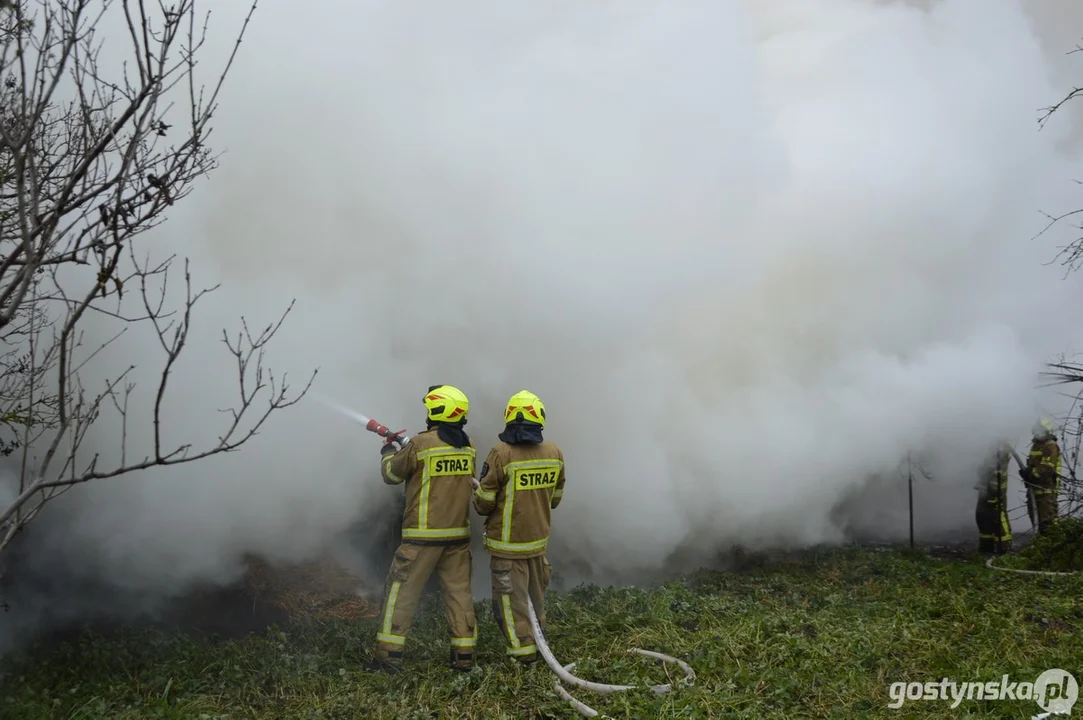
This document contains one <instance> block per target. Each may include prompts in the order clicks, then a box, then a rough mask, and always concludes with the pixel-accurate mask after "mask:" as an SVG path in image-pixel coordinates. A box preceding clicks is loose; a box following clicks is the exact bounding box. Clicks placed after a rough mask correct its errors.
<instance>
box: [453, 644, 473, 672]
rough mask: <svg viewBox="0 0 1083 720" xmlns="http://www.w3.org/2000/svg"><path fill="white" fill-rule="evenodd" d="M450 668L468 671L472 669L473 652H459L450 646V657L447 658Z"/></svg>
mask: <svg viewBox="0 0 1083 720" xmlns="http://www.w3.org/2000/svg"><path fill="white" fill-rule="evenodd" d="M449 662H450V664H451V669H452V670H456V671H458V672H470V671H471V670H473V669H474V653H473V652H461V651H457V650H456V649H455V648H451V657H450V660H449Z"/></svg>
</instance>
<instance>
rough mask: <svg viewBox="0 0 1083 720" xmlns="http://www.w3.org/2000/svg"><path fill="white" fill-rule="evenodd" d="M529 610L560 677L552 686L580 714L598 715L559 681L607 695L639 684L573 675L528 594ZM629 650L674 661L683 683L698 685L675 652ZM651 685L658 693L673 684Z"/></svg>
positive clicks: (544, 652) (543, 649)
mask: <svg viewBox="0 0 1083 720" xmlns="http://www.w3.org/2000/svg"><path fill="white" fill-rule="evenodd" d="M527 609H528V610H529V611H530V627H531V629H533V631H534V641H535V642H536V643H537V645H538V650H539V651H540V652H541V655H542V657H543V658H544V659H545V663H546V664H547V665H548V666H549V667H550V668H551V669H552V671H553V672H554V673H556V676H557V678H559V679H558V680H557V681H556V682H555V683H554V684H553V689H554V690H556V692H557V694H558V695H560V697H562V698H563V699H564V700H567V701H568V703H569V704H570V705H571V706H572V707H573V708H575V710H576V711H577V712H578V713H579V714H580V715H582V716H583V717H598V711H597V710H595V709H594V708H592V707H590V706H589V705H586V704H585V703H583V702H580V701H579V700H576V699H575V697H573V696H572V694H571V693H569V692H568V691H567V690H566V689H564V687H563V686H562V685H561V684H560V683H561V681H564V682H566V683H568V684H569V685H574V686H575V687H579V688H583V689H584V690H590V691H592V692H597V693H605V694H608V693H615V692H621V691H623V690H635V689H636V687H637V686H636V685H611V684H609V683H596V682H591V681H590V680H584V679H582V678H578V677H576V676H575V675H572V673H571V670H572V668H574V667H575V663H570V664H568V665H561V664H560V663H559V662H557V659H556V657H554V656H553V651H552V650H550V648H549V643H548V642H546V640H545V634H544V633H543V632H542V629H541V624H540V623H539V622H538V615H537V613H536V612H535V610H534V602H533V601H532V600H531V599H530V598H529V597H528V598H527ZM629 652H633V653H636V654H637V655H642V656H644V657H649V658H654V659H655V660H661V661H662V662H663V663H673V664H675V665H677V666H678V667H679V668H680V669H681V670H682V671H684V681H683V684H684V685H685V686H691V685H694V684H695V681H696V672H695V670H693V669H692V666H691V665H689V664H688V663H686V662H684V661H683V660H679V659H677V658H675V657H673V656H672V655H666V654H664V653H660V652H654V651H653V650H643V649H641V648H631V649H630V650H629ZM650 688H651V690H653V691H654V692H655V693H658V694H662V693H665V692H669V690H671V689H672V688H673V684H672V683H666V684H664V685H651V686H650Z"/></svg>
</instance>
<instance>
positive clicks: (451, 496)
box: [380, 429, 475, 544]
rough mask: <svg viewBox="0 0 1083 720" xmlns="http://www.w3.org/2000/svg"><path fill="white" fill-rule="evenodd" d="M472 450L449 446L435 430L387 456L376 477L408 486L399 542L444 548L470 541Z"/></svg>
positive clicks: (472, 474)
mask: <svg viewBox="0 0 1083 720" xmlns="http://www.w3.org/2000/svg"><path fill="white" fill-rule="evenodd" d="M474 462H475V450H474V448H473V446H472V444H471V445H470V446H467V447H462V448H457V447H454V446H452V445H448V444H447V443H445V442H444V441H443V440H441V439H440V436H439V435H438V434H437V432H436V430H435V429H432V430H426V431H424V432H420V433H418V434H417V435H415V436H413V437H412V438H410V442H408V443H406V447H404V448H402V449H401V450H399V451H398V452H396V453H388V454H387V455H385V456H384V457H383V460H382V461H381V463H380V474H381V475H382V476H383V479H384V482H385V483H387V484H389V485H400V484H403V483H405V484H406V507H405V509H404V510H403V513H402V539H403V540H410V541H414V542H423V543H439V544H446V543H449V542H463V541H466V540H469V539H470V497H471V493H472V489H473V478H474Z"/></svg>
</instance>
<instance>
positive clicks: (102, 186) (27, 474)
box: [0, 0, 315, 552]
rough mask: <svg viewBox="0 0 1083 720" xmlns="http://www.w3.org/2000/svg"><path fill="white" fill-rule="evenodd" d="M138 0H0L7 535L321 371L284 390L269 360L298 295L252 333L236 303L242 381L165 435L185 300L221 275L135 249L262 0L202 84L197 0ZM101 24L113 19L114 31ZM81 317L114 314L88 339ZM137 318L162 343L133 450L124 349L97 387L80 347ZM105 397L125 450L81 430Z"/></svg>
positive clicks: (179, 177)
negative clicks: (217, 407)
mask: <svg viewBox="0 0 1083 720" xmlns="http://www.w3.org/2000/svg"><path fill="white" fill-rule="evenodd" d="M147 5H148V4H145V3H144V0H120V2H116V1H115V0H106V1H105V2H103V1H102V0H21V1H20V2H16V3H13V2H11V1H10V0H0V248H2V251H0V454H3V455H8V456H11V455H13V454H14V453H18V455H16V456H15V458H17V459H18V460H19V473H18V475H19V477H18V488H17V493H16V496H15V498H14V500H13V501H12V502H10V504H8V505H7V506H6V507H5V506H4V505H3V504H0V552H2V551H3V550H4V549H6V548H7V547H8V545H9V544H10V543H11V541H12V538H13V537H15V535H16V533H17V532H18V531H19V530H20V529H21V528H23V527H25V526H26V525H27V523H29V522H30V521H31V520H32V519H33V518H35V517H36V516H37V515H38V514H39V513H40V512H41V510H42V508H43V507H45V505H46V503H48V502H49V501H50V500H51V499H53V498H55V497H57V496H58V495H59V494H61V493H63V492H64V491H65V490H67V489H69V488H71V487H72V486H74V485H78V484H80V483H85V482H87V481H90V480H95V479H100V478H108V477H115V476H119V475H123V474H125V473H130V472H133V471H138V470H143V469H147V468H151V467H155V466H165V465H174V464H178V463H185V462H192V461H194V460H199V459H201V458H206V457H208V456H210V455H214V454H217V453H224V452H229V451H233V450H235V449H237V448H238V447H240V446H241V445H242V444H243V443H245V442H246V441H247V440H249V439H250V438H252V437H253V436H254V435H255V434H256V433H257V432H258V430H259V428H260V427H261V426H262V425H263V424H264V422H265V421H266V420H267V418H268V417H269V416H270V415H271V413H273V412H274V411H276V410H279V409H283V408H286V407H289V406H291V405H293V404H294V403H296V402H297V401H298V400H300V398H301V397H303V396H304V395H305V393H307V391H308V389H309V387H310V386H311V384H312V381H313V379H314V378H315V372H313V375H312V377H310V378H309V380H308V382H307V384H305V385H304V386H303V387H302V388H301V389H300V392H296V393H293V394H291V392H290V387H289V383H288V382H287V380H286V376H285V375H283V376H282V377H281V378H276V377H275V375H274V374H273V373H272V372H271V371H270V370H269V369H268V368H267V367H265V366H264V351H265V348H266V347H267V345H268V343H269V342H270V340H271V338H272V337H273V336H274V335H275V333H276V332H277V331H278V329H279V328H280V327H281V324H282V322H283V321H284V320H285V318H286V316H287V315H288V314H289V312H290V309H291V308H292V307H293V303H292V302H291V303H290V305H289V307H288V308H287V309H286V310H285V312H284V313H283V314H282V315H281V316H280V317H279V318H278V320H277V322H274V323H271V324H270V325H268V326H267V327H266V328H264V329H262V330H259V331H258V332H253V331H250V330H249V327H248V323H247V322H245V321H244V320H243V318H242V321H241V324H242V328H241V330H240V331H239V332H236V333H233V334H228V333H226V331H223V338H222V339H223V342H224V343H225V345H226V347H227V348H228V351H229V353H230V354H231V356H232V358H233V362H234V365H235V369H236V372H237V380H238V393H239V398H238V400H237V404H236V405H235V406H234V407H233V408H231V409H230V410H228V411H224V412H226V413H227V422H226V423H225V427H224V428H223V430H222V432H221V434H220V435H219V437H218V440H217V442H214V443H211V444H209V446H207V447H204V448H202V449H195V448H193V447H192V446H191V444H182V445H180V446H176V447H167V446H165V445H164V444H163V442H162V425H163V422H164V412H163V398H164V394H165V391H166V388H167V385H168V383H169V379H170V376H171V372H172V370H173V368H174V366H175V364H176V362H177V359H178V357H179V356H180V354H181V352H182V351H183V349H184V347H185V345H186V342H187V340H188V336H189V330H190V328H191V326H192V318H193V309H194V308H195V306H196V304H197V303H198V301H199V300H200V299H201V298H202V297H204V296H205V295H206V293H208V292H211V291H213V290H214V289H215V288H210V289H204V290H195V289H193V286H192V278H191V275H190V272H189V267H188V261H187V260H185V263H184V272H183V281H182V282H183V285H181V286H180V287H181V288H183V298H181V299H179V300H171V299H170V291H172V288H170V285H169V283H168V281H169V280H170V278H172V277H174V273H173V272H172V271H173V270H174V268H173V260H174V258H173V257H172V256H170V257H168V258H166V259H164V260H159V261H152V260H151V259H150V256H149V254H145V253H137V248H138V249H139V250H142V248H143V247H144V246H145V245H146V242H145V241H144V240H143V238H142V237H141V236H142V235H143V233H145V232H147V231H148V230H151V229H153V228H155V227H157V226H158V225H159V224H160V223H162V222H163V221H164V220H165V219H166V217H167V213H168V211H169V209H170V208H171V207H172V206H173V205H174V204H176V203H178V202H179V201H180V200H181V199H183V198H184V197H185V196H186V195H187V194H188V193H189V192H190V191H191V189H192V187H193V184H194V183H195V181H196V180H197V179H199V178H201V177H203V176H204V175H206V174H207V173H209V172H211V171H212V170H213V169H214V168H215V167H216V166H217V157H216V156H215V155H213V154H212V152H211V150H210V149H209V148H208V147H207V145H206V142H207V138H208V136H209V135H210V121H211V118H212V116H213V115H214V112H215V109H216V107H217V102H218V96H219V93H220V91H221V89H222V86H223V81H224V80H225V77H226V74H227V73H228V72H229V69H230V67H231V66H232V64H233V61H234V58H235V57H236V54H237V51H238V49H239V46H240V43H241V39H242V38H243V36H244V32H245V30H246V29H247V27H248V24H249V22H250V20H251V18H252V14H253V13H254V12H255V9H256V4H255V3H253V4H252V6H251V7H250V9H249V11H248V14H247V16H246V17H245V20H244V24H243V26H242V28H241V30H240V32H239V34H238V35H237V37H236V42H235V45H234V47H233V50H232V53H231V54H230V56H229V59H228V61H227V62H226V63H225V65H224V67H223V68H222V70H221V72H220V74H219V75H218V76H217V82H216V84H215V85H214V86H213V89H212V90H211V91H210V93H209V95H208V94H206V93H205V91H204V88H203V87H202V86H200V85H199V84H198V83H197V81H196V72H195V71H196V57H197V54H198V53H199V51H200V48H201V47H202V46H203V44H204V42H205V39H206V30H207V21H208V20H209V14H208V15H207V16H199V17H197V13H196V8H195V0H174V4H171V5H167V4H165V3H164V2H161V1H160V2H159V3H155V4H154V7H153V8H151V7H148V6H147ZM107 26H108V27H116V28H117V30H116V31H115V34H114V35H113V37H112V38H111V39H109V40H105V39H104V38H103V37H100V36H101V35H102V34H103V28H105V27H107ZM103 48H104V49H106V51H107V52H106V53H105V54H104V55H103V53H102V50H103ZM121 52H122V53H123V56H124V57H123V62H122V63H121V62H116V60H115V56H116V55H117V54H118V53H121ZM174 100H176V102H174ZM174 285H176V283H174ZM90 317H96V319H97V318H106V317H107V318H111V320H110V322H115V323H118V327H120V328H121V329H120V330H119V331H118V332H117V333H116V335H113V336H112V337H111V338H107V339H106V340H105V341H104V342H103V341H102V340H101V338H100V337H99V338H98V339H97V340H95V341H88V339H87V335H88V333H87V331H86V328H87V323H86V321H87V319H88V318H90ZM133 325H139V326H144V327H148V328H153V330H154V332H155V333H156V334H157V338H158V344H159V345H160V347H161V350H162V352H163V354H164V362H163V365H162V367H161V374H160V379H159V381H158V387H157V391H156V393H155V394H154V403H153V411H152V412H151V417H149V418H146V419H142V418H140V419H139V421H140V422H143V423H148V424H149V423H152V425H153V443H152V444H153V448H152V449H149V451H142V452H138V453H132V452H130V451H129V449H128V447H127V438H128V427H129V424H130V421H129V417H128V415H129V398H130V396H131V393H132V391H133V389H134V383H133V381H132V376H133V370H134V366H130V367H128V368H125V369H122V370H120V371H119V372H117V373H116V375H115V376H114V377H111V378H108V379H107V380H105V381H104V382H102V381H97V382H95V383H94V384H95V385H97V386H96V387H94V386H92V387H87V386H85V385H84V381H83V380H84V377H86V370H85V368H86V367H87V363H88V362H90V361H91V360H92V359H93V358H94V357H95V356H96V355H98V354H99V353H100V352H101V351H102V349H104V348H105V347H106V346H108V345H109V344H110V343H111V342H113V341H114V340H115V339H116V337H117V336H119V335H120V334H122V333H123V332H125V331H126V330H128V329H129V328H130V327H132V326H133ZM151 337H153V336H151ZM104 413H115V414H116V415H115V416H114V418H119V420H120V424H121V427H122V432H121V433H120V435H121V437H120V438H119V439H118V443H119V448H118V452H119V457H120V460H119V462H115V463H108V462H106V461H104V460H102V459H101V456H100V454H99V453H98V452H95V451H94V449H93V447H89V445H90V443H88V442H87V436H88V432H89V431H90V429H91V428H92V427H93V426H94V424H95V423H96V422H97V421H99V419H100V418H101V417H102V416H103V414H104ZM132 422H134V421H132ZM130 456H134V459H131V457H130Z"/></svg>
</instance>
